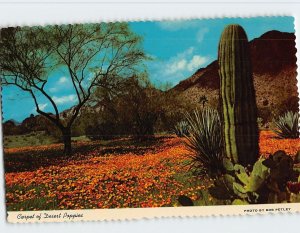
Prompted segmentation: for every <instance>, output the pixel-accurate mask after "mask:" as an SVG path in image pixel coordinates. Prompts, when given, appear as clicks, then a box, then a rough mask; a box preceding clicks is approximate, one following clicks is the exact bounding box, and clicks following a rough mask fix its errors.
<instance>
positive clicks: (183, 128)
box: [174, 121, 190, 137]
mask: <svg viewBox="0 0 300 233" xmlns="http://www.w3.org/2000/svg"><path fill="white" fill-rule="evenodd" d="M189 128H190V126H189V123H188V122H187V121H179V122H177V123H176V125H175V126H174V132H175V134H176V135H177V136H178V137H183V136H185V135H189Z"/></svg>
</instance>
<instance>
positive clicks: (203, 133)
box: [186, 108, 223, 177]
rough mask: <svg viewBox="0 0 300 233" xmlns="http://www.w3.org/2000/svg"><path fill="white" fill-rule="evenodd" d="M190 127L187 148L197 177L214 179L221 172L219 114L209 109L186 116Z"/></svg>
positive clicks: (221, 156) (221, 154)
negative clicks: (197, 174) (197, 173)
mask: <svg viewBox="0 0 300 233" xmlns="http://www.w3.org/2000/svg"><path fill="white" fill-rule="evenodd" d="M187 122H188V123H189V125H190V130H189V133H190V135H189V136H186V139H187V146H188V148H189V150H190V151H191V152H192V153H191V154H190V156H191V158H192V165H193V167H195V168H196V170H197V172H199V175H206V174H207V175H209V176H212V177H214V176H215V175H218V174H219V173H220V172H222V171H223V153H222V134H221V121H220V116H219V113H218V112H217V111H216V110H213V109H211V108H204V109H203V110H201V111H198V110H195V111H194V112H193V114H187Z"/></svg>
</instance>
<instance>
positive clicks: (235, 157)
mask: <svg viewBox="0 0 300 233" xmlns="http://www.w3.org/2000/svg"><path fill="white" fill-rule="evenodd" d="M248 46H249V45H248V39H247V35H246V33H245V31H244V29H243V28H242V27H241V26H239V25H229V26H227V27H226V28H225V29H224V31H223V33H222V36H221V39H220V43H219V52H218V62H219V75H220V80H221V81H220V82H221V88H220V92H221V93H220V96H221V103H222V118H223V121H222V123H223V127H222V128H223V137H224V143H225V145H224V150H225V154H226V156H227V157H228V158H230V159H231V160H232V161H233V162H234V163H239V164H241V165H243V166H248V165H251V166H253V165H254V163H255V162H256V161H257V159H258V156H259V147H258V137H259V136H258V126H257V107H256V100H255V90H254V84H253V78H252V67H251V57H250V54H249V48H248Z"/></svg>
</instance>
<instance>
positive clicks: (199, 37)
mask: <svg viewBox="0 0 300 233" xmlns="http://www.w3.org/2000/svg"><path fill="white" fill-rule="evenodd" d="M208 31H209V30H208V28H201V29H200V30H199V31H198V32H197V35H196V37H197V41H198V42H202V41H203V39H204V36H205V34H206V33H208Z"/></svg>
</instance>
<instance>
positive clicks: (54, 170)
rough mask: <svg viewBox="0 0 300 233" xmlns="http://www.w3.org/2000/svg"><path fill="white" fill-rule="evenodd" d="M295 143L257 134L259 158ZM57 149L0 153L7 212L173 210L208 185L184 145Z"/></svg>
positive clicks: (117, 143) (176, 141)
mask: <svg viewBox="0 0 300 233" xmlns="http://www.w3.org/2000/svg"><path fill="white" fill-rule="evenodd" d="M299 143H300V140H299V139H284V140H283V139H276V138H275V137H274V134H272V133H270V132H269V131H263V132H261V136H260V150H261V154H262V155H264V156H267V155H268V154H270V153H273V152H275V151H276V150H279V149H283V150H285V151H286V152H287V153H288V154H291V155H293V154H295V153H296V151H297V150H299V145H300V144H299ZM61 148H62V145H60V144H53V145H51V146H37V147H23V148H13V149H6V150H5V169H6V173H5V180H6V203H7V209H8V210H46V209H92V208H127V207H161V206H177V205H178V202H177V198H178V196H179V195H186V196H188V197H190V198H191V199H192V200H198V199H200V193H201V192H200V190H203V189H206V188H207V186H209V185H210V184H211V182H210V181H209V180H201V179H199V178H197V177H196V176H194V175H193V174H192V172H191V171H190V170H189V167H188V166H187V163H188V162H189V158H188V154H189V153H190V152H189V151H188V150H187V148H186V147H185V143H184V139H182V138H178V137H157V138H156V140H154V141H153V142H150V143H132V141H131V140H130V139H119V140H114V141H111V142H109V143H107V142H106V143H103V142H100V141H99V142H98V141H96V142H78V143H76V145H75V146H74V148H75V149H74V155H72V157H62V156H59V151H60V149H61Z"/></svg>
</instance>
